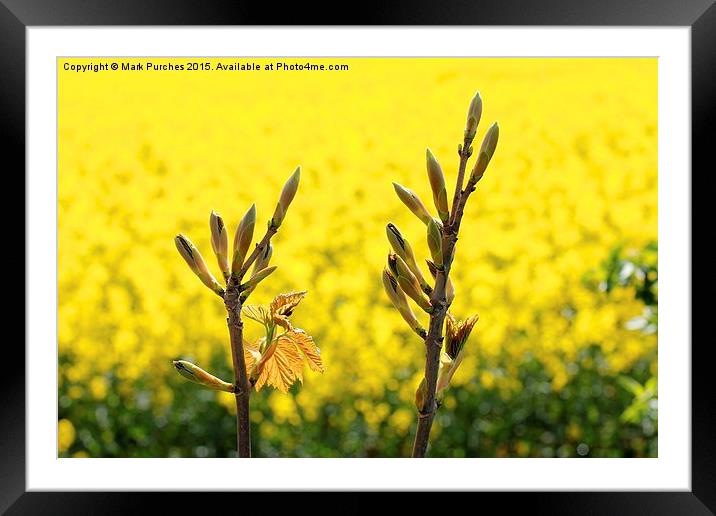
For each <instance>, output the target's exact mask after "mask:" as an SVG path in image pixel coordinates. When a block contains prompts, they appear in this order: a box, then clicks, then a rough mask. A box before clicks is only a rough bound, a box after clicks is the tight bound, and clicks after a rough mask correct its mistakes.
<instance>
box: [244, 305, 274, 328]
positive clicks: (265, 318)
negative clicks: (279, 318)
mask: <svg viewBox="0 0 716 516" xmlns="http://www.w3.org/2000/svg"><path fill="white" fill-rule="evenodd" d="M241 312H242V313H243V314H244V315H245V316H246V317H248V318H249V319H253V320H254V321H256V322H257V323H260V324H268V323H270V322H271V312H270V311H269V309H268V307H266V306H263V305H246V306H244V307H243V308H242V309H241Z"/></svg>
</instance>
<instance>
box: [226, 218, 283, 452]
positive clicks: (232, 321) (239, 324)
mask: <svg viewBox="0 0 716 516" xmlns="http://www.w3.org/2000/svg"><path fill="white" fill-rule="evenodd" d="M277 231H278V228H276V227H274V225H273V224H272V223H271V222H269V226H268V229H267V230H266V234H265V235H264V236H263V238H262V239H261V241H260V242H259V243H258V244H256V247H255V248H254V250H253V252H252V253H251V254H250V255H249V257H248V258H247V259H246V261H245V262H244V263H243V265H242V266H241V269H240V270H239V272H238V273H237V274H235V275H231V276H230V277H229V279H228V281H227V284H226V292H225V293H224V296H223V298H224V304H225V305H226V312H227V314H228V317H227V319H226V324H227V326H228V328H229V338H230V340H231V361H232V363H233V366H234V389H235V390H234V395H235V397H236V450H237V452H238V455H239V457H251V421H250V419H249V397H250V394H251V387H252V385H251V384H250V383H249V379H248V375H247V374H246V360H245V359H244V336H243V334H244V323H243V321H242V320H241V306H242V299H241V288H240V287H241V280H242V279H243V277H244V276H245V275H246V272H247V271H248V270H249V267H251V265H252V264H253V263H254V262H255V261H256V259H257V258H258V257H259V256H260V255H261V253H262V252H263V251H264V249H265V248H266V246H268V245H269V242H271V237H273V236H274V235H275V234H276V232H277Z"/></svg>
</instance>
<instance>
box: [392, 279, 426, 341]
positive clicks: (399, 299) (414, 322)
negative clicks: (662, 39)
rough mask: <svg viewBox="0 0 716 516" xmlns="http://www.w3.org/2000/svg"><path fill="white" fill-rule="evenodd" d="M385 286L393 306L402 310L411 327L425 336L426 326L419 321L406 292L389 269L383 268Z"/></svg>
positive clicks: (401, 313)
mask: <svg viewBox="0 0 716 516" xmlns="http://www.w3.org/2000/svg"><path fill="white" fill-rule="evenodd" d="M383 288H385V293H386V294H388V298H389V299H390V302H391V303H393V306H394V307H395V308H396V309H397V310H398V312H400V315H401V316H402V317H403V319H405V322H407V323H408V325H409V326H410V328H411V329H412V330H413V331H415V332H416V333H417V334H418V335H420V336H424V335H425V328H423V327H422V326H421V324H420V323H419V322H418V319H417V317H415V314H414V313H413V310H412V309H411V308H410V305H409V304H408V299H407V298H406V297H405V293H404V292H403V291H402V290H401V289H400V287H399V286H398V281H397V280H396V279H395V277H393V275H392V274H391V273H390V272H389V271H388V269H383Z"/></svg>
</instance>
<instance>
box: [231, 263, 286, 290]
mask: <svg viewBox="0 0 716 516" xmlns="http://www.w3.org/2000/svg"><path fill="white" fill-rule="evenodd" d="M276 268H277V267H276V266H275V265H272V266H271V267H266V268H265V269H261V270H260V271H258V272H257V273H255V274H254V275H253V276H251V278H249V281H247V282H246V283H244V284H243V285H241V288H240V290H241V291H242V292H244V291H246V290H249V289H251V290H253V289H254V288H255V287H256V285H258V284H259V282H260V281H261V280H263V279H265V278H266V277H267V276H268V275H269V274H271V273H272V272H273V271H275V270H276Z"/></svg>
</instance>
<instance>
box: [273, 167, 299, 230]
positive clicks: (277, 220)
mask: <svg viewBox="0 0 716 516" xmlns="http://www.w3.org/2000/svg"><path fill="white" fill-rule="evenodd" d="M300 179H301V167H300V166H299V167H296V170H295V171H294V172H293V174H291V177H289V178H288V181H286V183H285V184H284V185H283V189H282V190H281V195H280V197H279V199H278V204H277V205H276V210H275V211H274V214H273V217H271V224H272V225H273V227H275V228H278V227H279V226H281V223H282V222H283V219H284V217H285V216H286V212H287V211H288V207H289V206H290V205H291V201H293V198H294V197H295V196H296V192H297V191H298V183H299V181H300Z"/></svg>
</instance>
